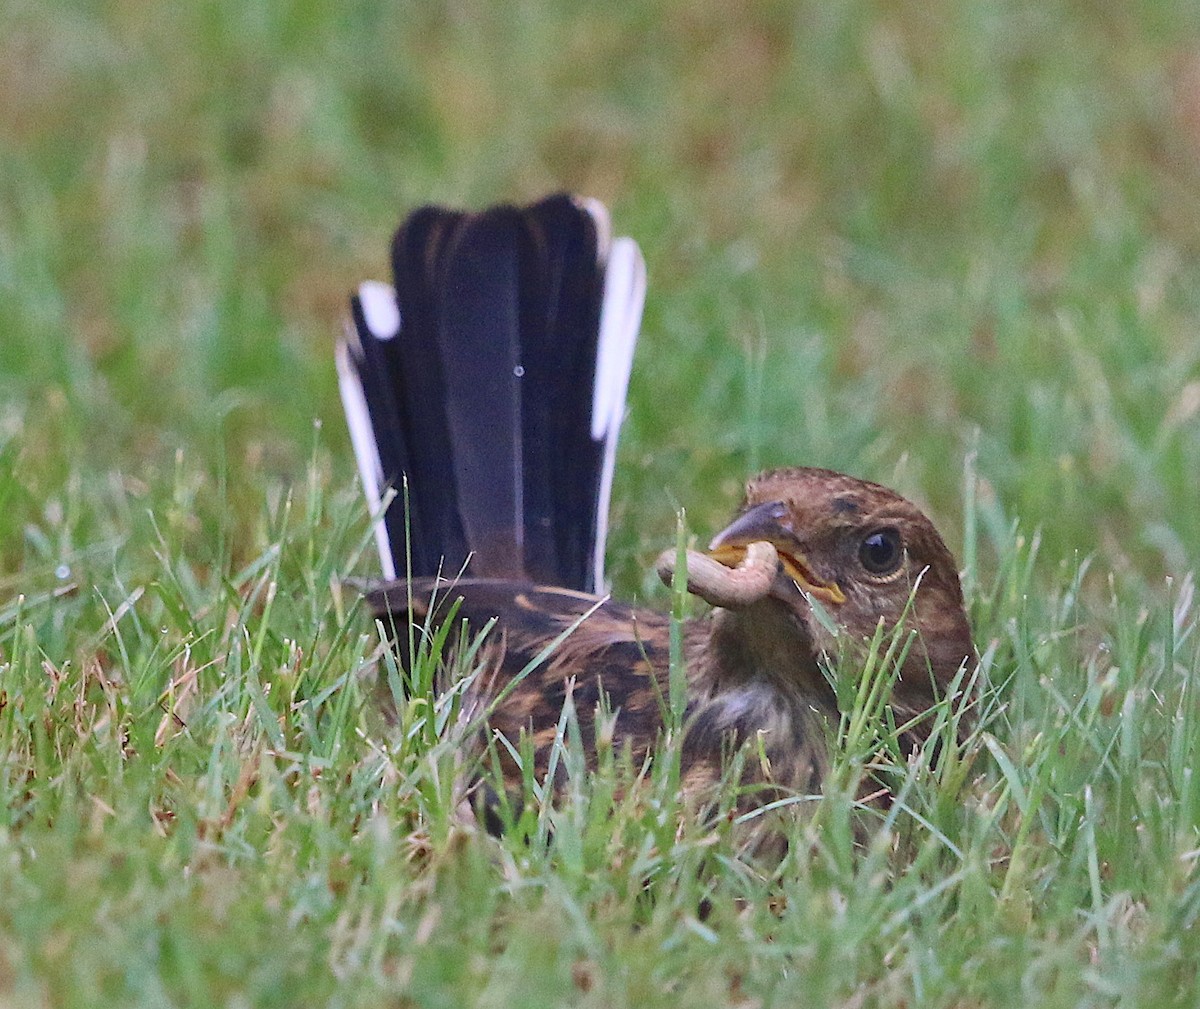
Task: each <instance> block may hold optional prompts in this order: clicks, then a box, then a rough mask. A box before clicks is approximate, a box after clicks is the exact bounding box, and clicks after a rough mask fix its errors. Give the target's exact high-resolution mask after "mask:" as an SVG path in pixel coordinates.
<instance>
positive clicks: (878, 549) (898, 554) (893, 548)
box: [858, 529, 904, 577]
mask: <svg viewBox="0 0 1200 1009" xmlns="http://www.w3.org/2000/svg"><path fill="white" fill-rule="evenodd" d="M858 560H859V563H861V564H862V566H863V567H864V568H866V569H867V572H868V573H869V574H872V575H875V576H877V577H882V576H883V575H890V574H892V573H893V572H895V571H896V570H898V569H899V567H900V563H901V561H903V560H904V543H903V542H902V541H901V539H900V534H899V533H898V532H896V530H895V529H876V530H875V532H873V533H871V534H870V535H869V536H867V537H866V538H865V539H864V540H863V541H862V543H861V545H860V546H859V548H858Z"/></svg>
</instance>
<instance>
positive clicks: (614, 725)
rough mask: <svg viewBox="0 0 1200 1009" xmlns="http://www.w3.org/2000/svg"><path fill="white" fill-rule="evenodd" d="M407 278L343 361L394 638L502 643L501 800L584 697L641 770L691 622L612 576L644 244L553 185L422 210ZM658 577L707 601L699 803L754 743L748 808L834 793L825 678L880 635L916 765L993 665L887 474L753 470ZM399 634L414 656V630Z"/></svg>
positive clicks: (585, 736)
mask: <svg viewBox="0 0 1200 1009" xmlns="http://www.w3.org/2000/svg"><path fill="white" fill-rule="evenodd" d="M392 267H393V275H394V284H393V285H392V286H388V285H385V284H381V283H378V282H373V283H368V284H365V285H363V286H361V287H360V288H359V290H358V292H357V293H356V294H355V295H354V296H353V297H352V298H351V314H350V321H349V322H348V324H347V326H346V328H345V332H344V335H343V337H342V339H341V341H340V342H339V344H338V346H337V352H336V360H337V370H338V376H339V385H340V389H341V393H342V399H343V404H344V407H345V412H346V415H347V422H348V426H349V430H350V433H351V441H352V443H353V446H354V449H355V454H356V457H357V460H358V464H359V470H360V475H361V479H362V482H363V486H364V488H365V490H366V494H367V498H368V502H369V504H370V507H371V509H372V511H373V513H375V514H376V515H378V516H380V521H379V523H378V525H377V527H376V530H377V537H378V546H379V550H380V561H381V568H382V573H383V575H384V578H383V580H382V581H380V582H378V583H376V584H373V585H371V586H369V587H368V590H367V592H366V601H367V605H368V607H369V609H370V611H371V613H372V614H373V616H374V617H375V618H376V619H377V620H378V621H379V622H380V624H381V626H383V627H384V628H385V629H386V628H393V629H398V628H401V627H403V626H406V625H407V626H415V627H417V628H428V627H431V626H435V625H436V624H437V623H438V621H439V620H444V619H447V618H448V617H449V616H453V619H455V620H456V621H461V620H465V621H466V623H467V625H468V626H469V627H470V628H474V629H481V628H485V627H489V626H490V628H491V629H490V632H489V633H488V635H487V636H486V638H485V641H484V643H483V644H482V646H481V647H480V648H479V649H478V651H476V652H474V653H473V655H474V661H475V662H476V664H477V666H478V667H479V668H478V675H477V677H476V679H475V680H474V682H473V685H472V703H473V705H474V707H475V708H476V709H482V710H486V713H487V727H488V732H489V733H490V737H489V738H491V739H493V740H500V739H502V740H503V741H504V745H502V746H499V747H497V748H496V752H497V753H498V754H499V764H500V766H501V773H502V775H503V779H504V783H505V788H506V792H507V793H511V794H514V795H515V794H518V793H519V791H520V787H521V781H522V779H523V777H525V776H527V775H528V773H529V772H530V770H532V773H533V775H534V776H535V777H537V778H539V779H542V780H544V779H545V778H546V777H547V776H548V775H550V774H552V773H557V774H562V773H563V770H562V766H561V764H556V762H555V761H553V760H552V759H551V754H552V752H553V749H554V746H555V744H556V739H557V738H558V737H559V734H560V720H561V716H562V712H563V708H564V704H566V703H567V702H568V700H569V701H570V703H571V705H572V706H573V709H574V712H575V717H576V718H577V721H578V726H579V735H580V738H581V740H582V744H583V748H584V751H585V753H586V754H594V753H595V751H596V747H597V745H598V742H599V740H600V738H601V737H602V736H603V737H604V738H606V739H607V740H608V741H609V742H610V743H611V744H612V745H613V746H615V747H616V748H618V749H620V750H622V751H624V752H626V753H627V754H628V755H629V757H630V758H631V759H632V760H633V762H634V764H635V766H636V765H642V764H644V762H645V761H646V760H652V759H653V758H654V755H655V752H656V748H657V747H658V746H660V745H661V744H662V740H663V739H664V730H665V727H666V726H667V724H668V723H669V721H670V717H671V716H670V712H669V710H668V709H669V699H670V697H671V690H672V682H671V668H672V647H671V639H672V618H671V616H670V615H669V614H667V613H663V612H660V611H657V610H655V609H653V608H649V607H645V606H640V605H634V604H631V603H627V602H623V601H620V600H617V599H614V598H612V596H611V594H610V593H609V592H608V591H607V586H606V583H605V580H604V547H605V537H606V531H607V511H608V504H609V497H610V493H611V487H612V474H613V464H614V460H615V455H616V445H617V436H618V433H619V429H620V425H621V421H622V418H623V415H624V413H625V408H626V407H625V399H626V389H627V386H628V382H629V379H630V373H631V369H632V360H633V352H634V348H635V345H636V341H637V337H638V328H639V324H640V318H641V311H642V306H643V301H644V296H645V290H646V281H645V267H644V262H643V260H642V257H641V254H640V252H639V250H638V248H637V245H636V244H635V243H634V242H633V241H632V240H631V239H628V238H618V239H613V238H612V237H611V226H610V223H609V217H608V214H607V211H606V209H605V208H604V207H603V205H602V204H600V203H598V202H597V201H594V200H585V199H581V198H579V197H576V196H572V195H568V194H556V195H554V196H551V197H547V198H545V199H543V200H541V201H539V202H537V203H534V204H531V205H529V206H525V207H515V206H512V205H500V206H497V207H491V208H487V209H485V210H483V211H478V212H467V211H459V210H450V209H446V208H442V207H434V206H431V207H423V208H420V209H418V210H416V211H415V212H413V213H412V214H411V215H410V216H409V217H408V219H407V220H406V221H405V222H404V223H403V224H402V225H401V226H400V228H399V230H398V231H397V232H396V235H395V238H394V240H393V243H392ZM388 488H391V490H392V492H393V496H392V497H391V498H390V502H389V499H388V495H387V489H388ZM681 561H682V566H681ZM656 566H657V570H658V574H659V575H660V577H661V578H662V579H663V580H664V581H665V582H667V583H668V584H672V583H673V582H675V581H676V580H677V579H678V580H679V582H680V583H681V585H682V587H683V588H684V589H685V591H686V592H687V593H689V594H691V595H693V596H695V597H696V598H697V599H699V600H701V601H703V602H704V603H706V604H708V606H709V608H708V610H707V611H706V612H704V613H702V614H701V615H699V616H695V617H692V618H690V619H688V620H686V621H684V622H683V623H682V625H681V627H680V638H679V642H680V652H681V654H682V658H683V669H684V680H683V696H682V698H681V702H682V711H681V712H680V713H679V733H680V735H681V742H680V751H679V759H680V762H681V764H680V766H681V787H682V789H683V792H684V793H685V794H686V795H689V796H697V797H700V799H701V800H702V799H703V798H704V797H706V796H707V797H711V795H712V794H713V789H714V788H715V787H716V785H717V783H718V782H720V781H721V780H722V777H723V775H724V774H725V772H726V770H727V768H728V766H729V763H730V756H731V754H733V753H737V752H739V751H742V752H744V751H745V750H746V749H747V748H750V747H752V748H753V750H754V758H753V759H747V760H745V762H744V764H743V765H742V771H741V782H742V784H744V785H745V786H746V788H745V792H744V795H745V798H744V799H743V800H740V801H742V803H743V806H744V807H745V806H747V805H748V806H750V807H753V806H754V805H755V804H759V805H762V804H764V803H767V802H769V801H771V800H772V799H773V798H777V797H779V796H780V795H812V794H818V793H820V791H821V787H822V784H823V781H824V779H825V777H826V775H827V774H828V772H829V766H830V755H829V746H830V743H829V739H830V729H831V726H836V725H837V723H838V718H839V715H840V712H839V707H838V697H837V692H836V690H835V688H834V686H833V685H832V683H831V681H830V676H829V667H830V663H831V662H832V661H833V659H834V658H835V657H837V656H839V655H843V656H844V655H847V654H849V655H851V657H852V659H851V661H853V656H854V655H856V654H857V655H859V656H860V658H861V656H863V655H865V654H866V652H867V650H868V648H869V644H868V643H869V642H870V641H871V640H872V639H873V638H874V639H875V640H878V639H877V638H876V635H877V634H878V633H879V632H881V631H882V632H884V633H888V634H894V633H901V632H902V631H907V632H908V633H909V636H910V638H911V641H909V643H908V646H907V649H906V650H902V651H901V652H900V655H901V656H902V659H901V663H900V666H899V668H898V670H897V676H896V679H895V683H894V686H893V689H892V694H891V697H890V700H889V704H890V707H891V712H892V715H893V717H894V721H895V724H896V725H898V726H901V727H902V728H901V732H900V736H901V743H902V744H903V746H904V747H905V749H906V750H907V751H909V752H914V751H915V750H917V749H918V748H919V747H920V746H921V745H922V744H923V743H924V742H925V741H926V739H927V737H928V735H929V731H930V726H931V724H932V721H933V719H932V718H931V717H930V715H929V712H930V710H931V709H932V708H933V707H934V705H935V704H937V703H938V702H939V701H941V700H943V699H944V698H946V697H948V696H949V695H950V694H951V693H952V692H953V691H954V690H955V689H956V688H957V684H959V683H960V682H962V680H963V678H964V673H965V672H966V671H967V670H968V669H969V668H970V666H971V665H972V664H973V663H975V662H977V655H976V651H975V648H974V645H973V643H972V638H971V629H970V624H969V621H968V619H967V616H966V611H965V605H964V599H963V593H962V588H961V584H960V579H959V574H958V567H957V564H956V562H955V559H954V557H953V555H952V554H951V552H950V550H949V549H948V548H947V546H946V544H945V542H944V540H943V539H942V537H941V535H940V534H939V533H938V531H937V528H936V527H935V526H934V524H933V522H932V521H931V520H930V519H929V518H928V517H927V516H926V515H925V514H924V512H922V511H921V509H920V508H919V507H917V506H916V505H915V504H913V503H912V502H910V501H908V500H907V499H906V498H904V497H903V496H901V495H900V494H898V493H897V492H895V491H893V490H891V489H889V488H887V487H885V486H882V485H880V484H878V483H874V482H871V481H867V480H862V479H858V478H855V477H852V476H848V475H846V474H843V473H838V472H834V471H832V470H828V469H822V468H817V467H791V468H780V469H775V470H771V471H768V472H765V473H762V474H759V475H757V476H754V477H752V478H751V479H750V480H749V481H748V482H747V484H746V486H745V494H744V497H743V499H742V501H741V503H740V505H739V506H738V507H737V508H736V510H735V513H734V515H733V517H732V518H731V520H730V522H729V523H728V524H727V525H726V526H725V527H724V528H723V529H720V530H719V531H717V532H716V533H715V534H714V535H713V536H712V537H711V540H710V542H709V544H708V547H707V549H706V550H697V549H689V550H686V551H684V552H683V553H682V554H681V553H680V552H679V551H678V550H676V549H674V548H671V549H666V550H664V551H663V553H662V555H661V556H660V557H659V559H658V562H657V565H656ZM393 637H394V639H395V642H396V645H397V647H398V648H399V649H400V651H401V652H402V653H404V651H405V647H404V644H403V642H404V640H405V637H406V635H405V634H403V633H394V634H393ZM402 658H404V660H405V661H408V660H411V656H408V655H403V654H402ZM522 755H524V756H522ZM529 759H532V763H533V767H532V769H530V768H529V767H527V766H525V764H526V763H527V761H528V760H529ZM552 765H553V766H552ZM554 784H559V782H557V781H556V782H554ZM492 798H493V799H494V798H495V797H494V796H493V797H492ZM698 801H700V800H698ZM488 822H489V826H490V827H492V828H495V818H494V817H493V818H492V819H491V820H489V821H488Z"/></svg>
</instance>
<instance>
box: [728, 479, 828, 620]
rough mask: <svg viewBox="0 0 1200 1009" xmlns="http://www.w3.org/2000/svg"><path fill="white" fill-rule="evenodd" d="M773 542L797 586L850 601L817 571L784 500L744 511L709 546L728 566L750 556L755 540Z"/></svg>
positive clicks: (824, 596)
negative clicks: (792, 522) (810, 561)
mask: <svg viewBox="0 0 1200 1009" xmlns="http://www.w3.org/2000/svg"><path fill="white" fill-rule="evenodd" d="M762 541H765V542H767V543H770V544H771V545H772V546H773V547H774V548H775V551H776V553H778V554H779V560H780V563H781V565H782V567H783V570H784V572H785V573H786V574H787V576H788V577H789V578H790V579H791V580H792V581H793V582H795V583H796V586H797V588H799V589H801V590H802V591H804V592H807V593H808V594H809V595H810V596H815V597H816V598H818V599H820V600H821V601H822V602H825V603H832V604H834V605H835V606H836V605H838V604H840V603H844V602H845V601H846V596H845V593H843V592H842V590H841V588H839V587H838V585H837V583H836V582H824V581H822V580H821V579H820V578H818V577H817V576H816V575H815V574H813V570H812V568H811V567H810V565H809V563H808V560H807V558H805V556H804V552H803V550H802V549H801V546H800V540H799V539H797V537H796V534H795V533H794V532H793V531H792V528H791V519H790V516H789V515H788V508H787V505H785V504H784V503H783V502H782V501H768V502H767V503H766V504H760V505H755V506H754V507H753V508H751V509H749V510H748V511H744V512H742V514H741V515H739V516H738V517H737V518H735V519H734V520H733V522H731V523H730V524H729V525H728V526H726V527H725V528H724V529H722V530H721V531H720V532H719V533H717V535H716V536H714V537H713V541H712V542H711V543H710V544H709V545H708V555H709V556H710V557H712V558H713V560H716V561H720V562H721V563H722V564H724V565H725V566H726V567H731V568H734V567H737V566H738V565H739V564H740V563H741V562H742V561H743V560H744V559H745V557H746V548H747V547H748V546H749V545H750V544H751V543H758V542H762Z"/></svg>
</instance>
